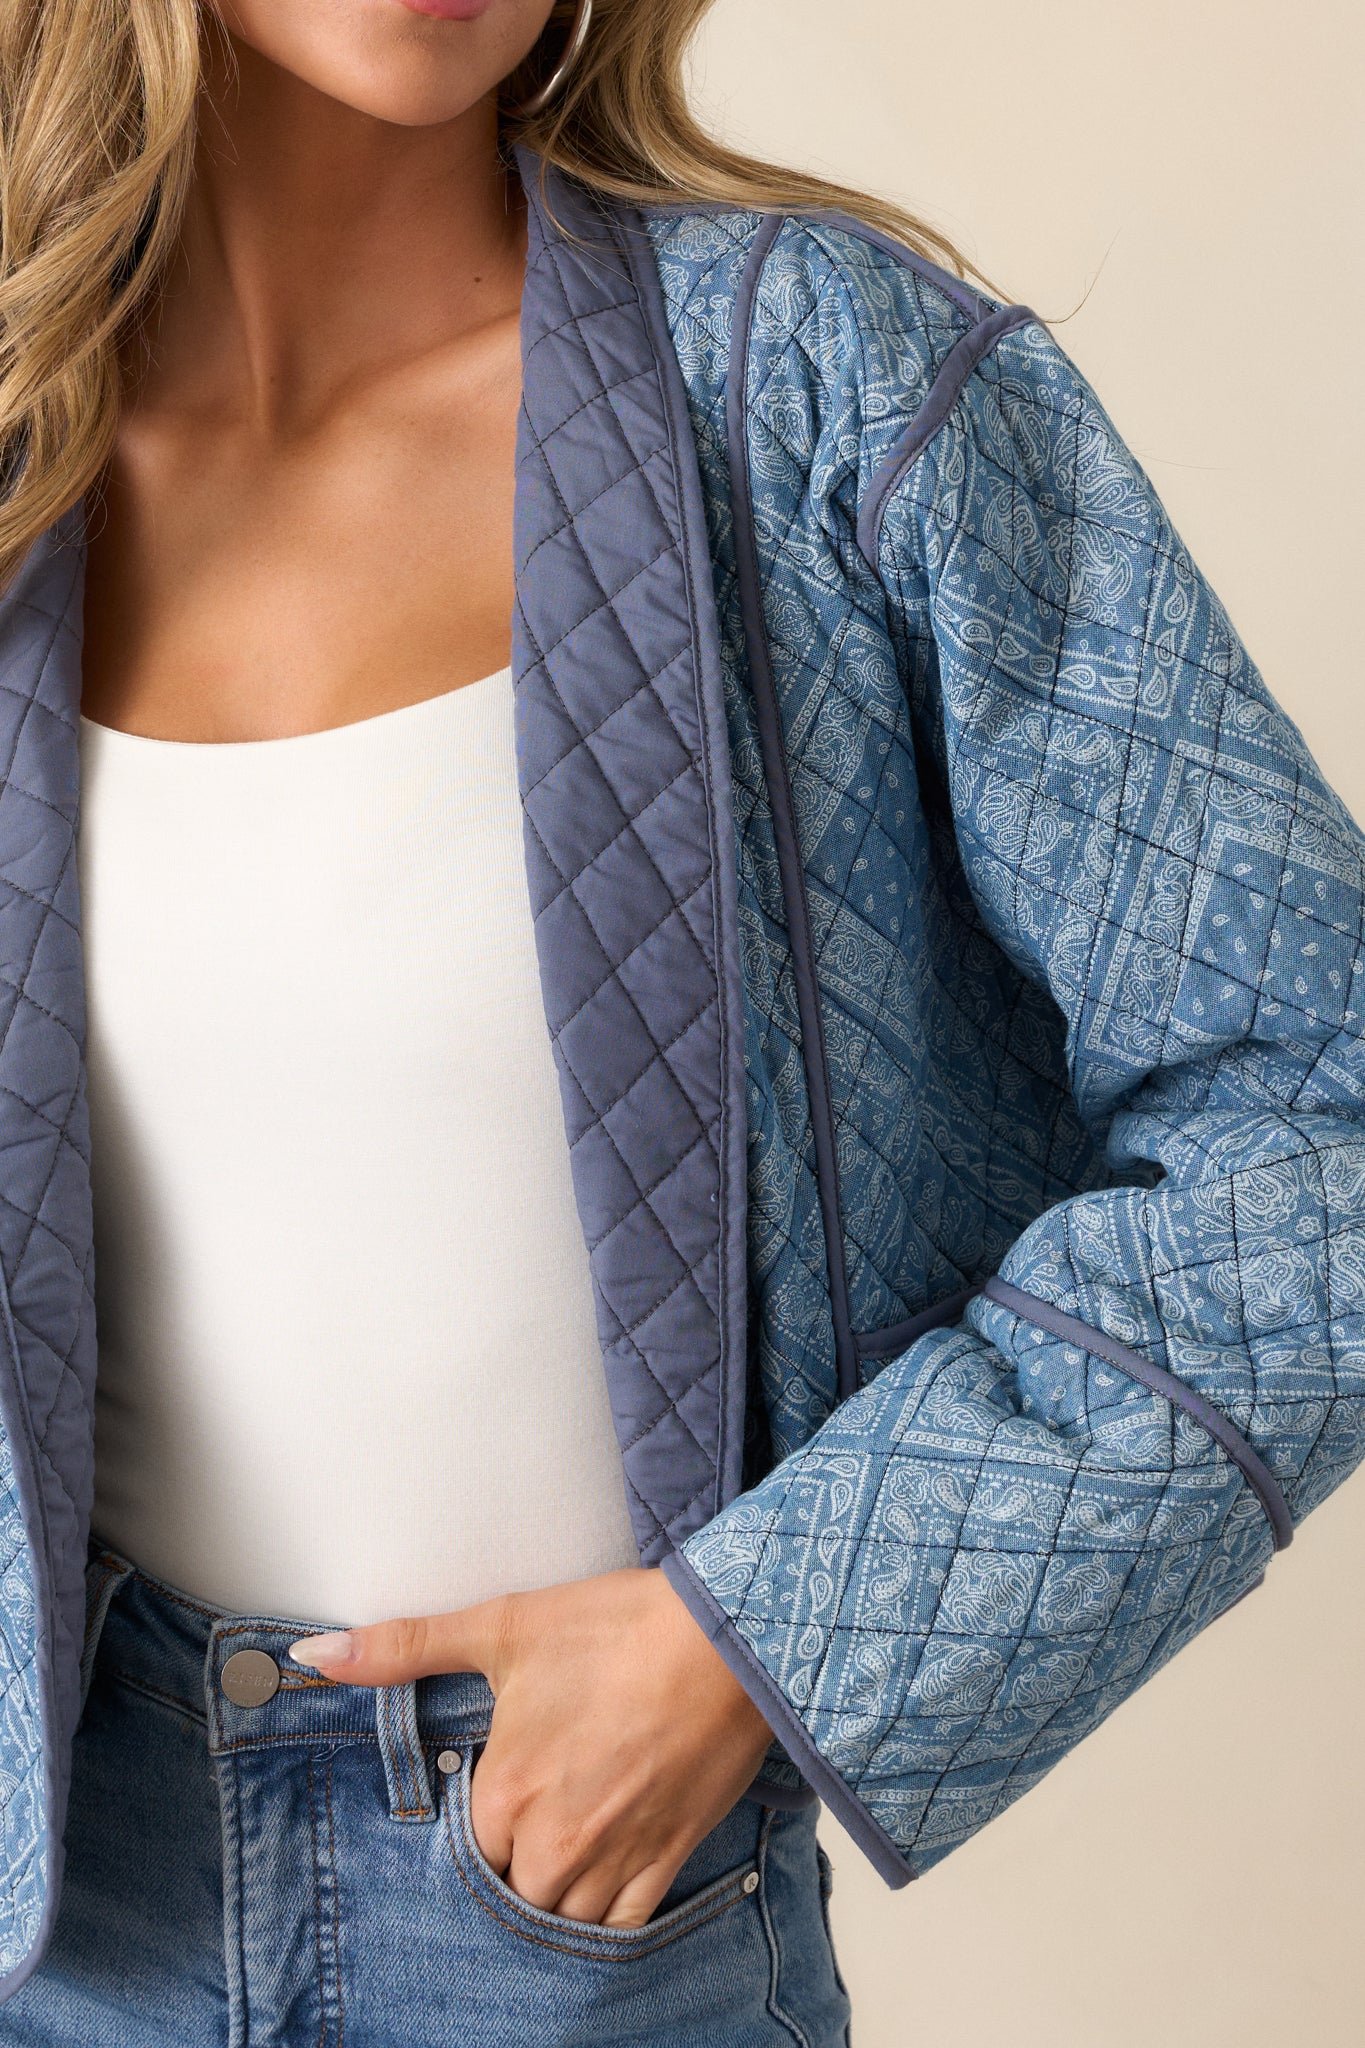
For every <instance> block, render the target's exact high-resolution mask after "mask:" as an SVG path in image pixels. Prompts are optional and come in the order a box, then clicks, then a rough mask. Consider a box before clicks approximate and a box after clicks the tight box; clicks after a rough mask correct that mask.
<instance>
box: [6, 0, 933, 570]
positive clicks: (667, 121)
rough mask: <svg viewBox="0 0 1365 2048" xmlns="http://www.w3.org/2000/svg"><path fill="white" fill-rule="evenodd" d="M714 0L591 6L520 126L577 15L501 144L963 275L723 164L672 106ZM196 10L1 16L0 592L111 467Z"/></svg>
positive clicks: (111, 4)
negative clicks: (831, 223)
mask: <svg viewBox="0 0 1365 2048" xmlns="http://www.w3.org/2000/svg"><path fill="white" fill-rule="evenodd" d="M711 4H712V0H594V7H593V18H592V26H591V33H590V35H589V38H588V42H587V45H586V48H585V49H584V51H583V52H582V54H581V56H580V57H579V60H578V62H577V64H576V65H575V66H574V69H573V71H572V74H571V76H570V79H569V81H568V84H567V86H566V87H565V89H564V90H563V92H562V93H561V94H560V95H559V97H558V98H557V99H556V100H555V101H554V103H553V104H552V105H551V106H550V107H549V108H547V109H546V110H545V112H543V113H542V114H540V115H539V116H536V117H532V118H526V117H522V116H520V115H518V113H517V112H516V109H517V107H518V106H519V105H520V104H521V102H523V101H525V100H529V99H531V97H532V96H533V94H534V92H535V89H536V86H537V85H538V84H539V83H540V82H541V80H543V79H544V78H546V77H547V76H548V74H549V72H550V71H551V70H552V68H553V66H554V64H555V62H556V61H557V59H558V57H559V54H560V52H561V50H562V49H563V46H564V40H565V37H566V35H567V33H568V31H569V28H570V26H571V24H572V20H573V15H574V6H573V0H559V4H557V5H556V7H555V10H554V13H553V14H552V16H551V18H550V23H549V25H548V27H547V29H546V32H545V34H544V36H543V37H542V38H541V41H540V43H539V44H538V45H537V47H536V49H535V50H534V51H533V52H532V53H531V55H530V57H528V59H527V60H526V63H525V64H524V65H522V66H521V68H520V69H519V70H518V71H517V72H516V73H514V74H513V76H512V77H511V78H510V79H508V80H507V82H506V85H505V87H504V132H505V136H506V139H507V141H508V142H509V144H510V143H512V142H525V143H526V144H528V145H529V146H530V147H531V148H532V149H534V150H535V151H537V152H538V153H539V154H540V156H541V157H542V158H543V159H544V161H545V162H546V163H547V164H551V165H555V166H557V167H559V168H560V169H562V170H565V171H567V172H569V173H571V174H572V175H573V176H575V177H577V178H579V179H581V180H582V181H583V182H584V183H586V184H587V185H589V186H592V187H594V188H595V189H596V190H598V191H599V192H603V193H608V194H611V195H614V196H615V197H617V198H622V199H626V200H631V201H635V202H637V203H643V204H649V203H659V202H661V201H662V202H668V201H670V200H677V199H682V200H697V201H700V202H702V203H706V202H708V201H710V202H717V201H718V202H720V203H722V204H725V205H738V206H743V207H754V208H761V209H765V210H766V209H771V210H775V211H781V212H786V211H796V212H810V211H820V210H825V209H831V208H833V209H836V210H838V211H841V212H845V213H850V214H854V215H856V216H858V217H860V218H861V219H863V220H865V221H867V222H868V223H870V224H871V225H873V226H875V227H879V228H881V229H883V230H885V232H886V233H888V234H890V235H892V236H894V237H896V238H897V239H898V240H900V241H902V242H904V243H906V244H907V245H909V246H910V247H911V248H913V249H916V250H918V251H920V253H922V254H924V255H927V256H929V257H930V258H932V259H933V260H934V261H935V262H938V263H941V264H944V265H946V266H947V267H949V268H951V269H953V270H955V271H957V272H958V273H959V274H963V273H965V271H966V268H967V266H966V265H965V264H964V262H963V260H962V258H961V257H960V255H959V254H958V252H957V250H956V249H955V248H954V247H953V246H952V244H951V243H950V242H949V241H948V240H947V239H946V238H945V237H944V236H943V235H941V234H939V233H938V232H937V231H936V230H935V229H933V228H932V227H929V226H928V225H926V224H925V223H924V222H923V221H920V220H916V219H915V218H913V217H912V216H911V215H910V214H907V213H905V212H903V211H902V210H901V209H900V208H899V207H896V206H893V205H891V204H889V203H888V202H886V201H883V200H879V199H874V198H870V197H868V196H866V195H865V194H863V193H859V192H854V191H850V190H847V189H845V188H844V187H843V186H841V185H835V184H831V183H827V182H826V181H825V180H823V179H820V178H815V177H809V176H806V175H804V174H803V173H801V172H798V171H789V170H783V169H780V168H779V167H777V166H776V165H774V164H768V163H762V162H759V161H757V160H756V159H754V158H752V157H748V156H744V155H741V154H740V153H738V152H737V151H735V150H731V149H727V148H725V147H724V145H723V144H721V143H720V142H718V141H716V140H715V139H714V138H713V137H712V136H710V135H708V134H706V132H705V131H704V130H703V129H702V128H701V127H700V126H699V124H698V123H697V122H696V121H695V120H694V119H693V116H692V114H691V112H690V110H689V108H688V104H687V96H686V92H685V88H684V75H685V74H684V67H685V60H686V56H687V51H688V46H689V45H690V43H691V41H692V37H693V35H694V34H695V32H696V29H697V27H698V25H699V24H700V22H701V20H702V17H703V16H704V15H705V14H706V13H707V11H708V9H709V8H710V6H711ZM200 34H201V23H200V15H199V7H198V0H0V587H3V586H4V585H5V584H6V583H7V582H8V581H9V580H10V578H11V577H12V576H13V574H14V572H15V570H16V569H17V568H18V566H19V564H20V562H21V561H22V560H23V558H24V556H25V554H26V553H27V552H28V549H29V548H30V546H31V545H32V543H33V542H34V540H35V539H36V538H37V537H38V535H39V534H40V533H42V532H43V531H44V529H45V528H46V527H48V526H49V525H50V524H51V523H52V521H53V520H54V519H56V518H57V517H58V516H59V515H60V514H61V513H62V512H64V511H65V510H66V509H67V508H68V507H69V506H70V505H72V504H73V503H74V502H75V500H76V499H77V498H79V497H80V496H81V495H82V494H83V493H84V492H85V491H86V490H87V489H88V488H89V487H90V485H91V484H92V483H93V482H94V481H95V479H96V478H97V477H98V476H99V474H100V472H101V470H102V469H103V467H104V465H105V463H106V462H107V461H108V459H109V455H110V452H111V450H112V448H113V444H114V436H115V432H116V429H117V424H118V413H119V401H120V395H121V390H122V373H121V362H120V351H121V348H122V345H123V343H124V340H125V339H126V337H127V336H128V334H129V332H130V330H131V329H132V328H133V327H134V325H135V324H136V322H137V320H138V317H139V315H140V313H141V312H143V311H144V310H145V307H146V303H147V301H148V298H149V296H150V295H151V294H152V293H153V292H154V291H155V290H156V286H157V282H158V280H159V278H160V277H161V276H162V274H163V272H164V270H165V267H166V263H167V260H168V258H169V256H170V254H171V252H172V250H173V248H174V246H175V241H176V236H177V233H178V231H179V226H180V220H181V214H182V210H183V208H184V204H185V196H186V193H187V191H188V189H189V184H190V179H191V175H192V170H193V161H194V141H195V111H196V106H197V103H198V99H199V85H200Z"/></svg>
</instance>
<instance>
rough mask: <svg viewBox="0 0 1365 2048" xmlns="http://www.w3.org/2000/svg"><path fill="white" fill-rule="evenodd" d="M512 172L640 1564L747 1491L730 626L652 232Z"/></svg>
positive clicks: (608, 1272) (570, 956)
mask: <svg viewBox="0 0 1365 2048" xmlns="http://www.w3.org/2000/svg"><path fill="white" fill-rule="evenodd" d="M520 167H521V172H522V177H523V181H524V183H525V186H526V191H527V196H528V202H529V211H530V249H529V256H528V267H527V279H526V294H525V299H524V303H523V314H522V354H523V380H524V382H523V406H522V415H521V423H520V432H519V441H518V454H517V494H516V541H515V545H516V564H517V607H516V613H515V618H514V621H513V640H512V662H513V673H514V676H515V678H516V706H517V709H516V718H517V751H518V767H519V774H520V778H521V792H522V799H523V803H524V807H525V825H526V849H527V865H528V873H529V877H530V887H531V901H532V908H533V911H534V914H535V922H536V941H537V946H538V950H539V960H540V974H541V984H542V989H543V993H544V997H545V1007H546V1015H547V1018H548V1022H549V1026H550V1033H551V1037H552V1039H553V1042H554V1047H555V1055H556V1059H557V1063H558V1067H559V1075H560V1083H561V1087H562V1090H563V1099H564V1110H565V1121H566V1125H567V1129H568V1136H569V1144H570V1148H571V1157H572V1163H573V1174H574V1187H575V1192H576V1195H577V1199H578V1205H579V1211H580V1215H581V1217H582V1222H583V1228H584V1233H585V1235H586V1238H587V1242H588V1247H589V1253H590V1258H591V1265H592V1275H593V1282H594V1289H595V1294H596V1300H597V1312H598V1325H599V1332H600V1335H601V1340H602V1346H603V1352H604V1356H605V1360H606V1368H607V1379H608V1385H609V1388H610V1392H611V1400H612V1409H613V1414H614V1417H615V1422H616V1428H617V1433H618V1436H619V1439H620V1443H621V1449H622V1453H623V1456H624V1460H625V1470H626V1478H627V1483H628V1488H629V1492H630V1502H631V1510H632V1515H633V1518H634V1523H635V1530H636V1536H637V1539H638V1541H639V1543H640V1546H641V1551H642V1554H643V1556H644V1558H645V1560H646V1562H652V1561H655V1560H657V1559H658V1558H659V1557H661V1556H662V1555H664V1554H665V1553H666V1552H667V1551H668V1549H669V1548H670V1547H672V1545H674V1544H676V1543H678V1542H680V1541H681V1540H682V1538H683V1537H684V1536H686V1535H688V1534H689V1533H690V1532H691V1531H692V1530H694V1529H696V1528H697V1527H699V1526H700V1525H701V1524H702V1523H703V1522H706V1521H708V1520H709V1519H710V1518H711V1516H712V1515H713V1514H714V1513H715V1512H716V1509H717V1508H718V1507H719V1506H720V1505H721V1504H722V1503H723V1502H724V1501H725V1500H727V1499H729V1498H730V1497H732V1496H733V1495H734V1494H735V1493H736V1492H737V1491H738V1490H739V1484H740V1461H741V1453H742V1437H743V1422H744V1397H745V1368H746V1357H745V1244H744V1228H745V1205H744V1193H745V1179H744V1176H745V1104H744V1074H743V1029H742V1021H741V993H740V968H739V942H738V931H737V889H736V882H735V872H734V831H733V823H732V816H731V809H730V782H729V774H730V769H729V752H728V742H727V738H726V727H725V718H724V707H723V700H722V694H721V670H720V648H719V629H718V622H717V617H716V608H715V596H714V586H713V582H712V573H711V563H710V555H709V548H708V543H707V536H706V520H705V511H704V507H703V502H702V495H701V479H700V475H699V473H698V468H697V458H696V450H695V444H694V442H693V439H692V433H691V429H690V426H689V423H688V416H687V405H686V395H685V392H684V389H683V383H682V375H681V371H680V370H679V367H678V363H677V359H676V357H675V355H674V353H673V349H672V345H671V343H670V341H669V338H668V332H667V328H666V326H665V323H664V317H663V306H662V297H661V293H660V288H659V282H658V274H657V271H656V269H655V265H654V258H653V256H652V254H651V251H650V246H649V242H648V240H647V237H646V235H645V232H644V229H643V226H642V225H641V224H640V222H639V220H638V217H637V216H635V215H634V214H633V213H632V212H631V211H630V210H629V209H624V208H617V207H613V208H611V209H607V208H606V207H603V206H599V205H598V204H597V203H596V202H595V201H593V200H592V199H591V198H590V196H589V195H588V194H587V193H586V192H585V191H584V190H583V189H582V188H581V187H577V186H575V185H572V184H570V183H569V182H568V181H566V180H564V179H562V178H559V177H557V176H553V175H551V176H549V177H547V178H546V179H545V182H544V184H543V186H542V182H541V165H540V163H539V160H538V159H537V158H535V157H532V156H529V155H527V154H525V153H523V154H522V156H521V157H520ZM527 1341H528V1342H532V1343H533V1342H534V1341H535V1333H534V1332H533V1331H528V1333H527Z"/></svg>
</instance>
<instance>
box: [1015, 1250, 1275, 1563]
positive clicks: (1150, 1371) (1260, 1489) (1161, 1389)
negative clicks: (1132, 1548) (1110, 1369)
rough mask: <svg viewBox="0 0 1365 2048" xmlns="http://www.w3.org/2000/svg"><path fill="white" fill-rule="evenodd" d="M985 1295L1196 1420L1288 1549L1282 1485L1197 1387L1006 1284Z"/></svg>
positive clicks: (1061, 1311) (1115, 1339) (1074, 1318)
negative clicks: (1244, 1482) (1073, 1345)
mask: <svg viewBox="0 0 1365 2048" xmlns="http://www.w3.org/2000/svg"><path fill="white" fill-rule="evenodd" d="M981 1292H982V1293H983V1294H984V1295H985V1296H986V1299H987V1300H988V1301H994V1302H997V1303H998V1304H999V1306H1000V1307H1001V1308H1005V1309H1008V1310H1009V1312H1010V1314H1011V1315H1015V1316H1018V1318H1019V1320H1020V1322H1021V1323H1032V1324H1034V1325H1035V1326H1036V1327H1037V1328H1038V1329H1040V1330H1046V1331H1048V1333H1049V1334H1050V1335H1051V1336H1053V1337H1060V1338H1061V1339H1062V1341H1063V1343H1065V1344H1075V1345H1077V1346H1078V1347H1079V1349H1080V1350H1082V1351H1089V1352H1092V1353H1093V1354H1094V1356H1095V1357H1096V1358H1103V1359H1104V1360H1105V1361H1106V1363H1107V1364H1109V1365H1112V1366H1115V1367H1116V1368H1117V1370H1118V1371H1119V1372H1121V1373H1126V1374H1127V1375H1128V1377H1129V1378H1130V1379H1134V1380H1139V1381H1141V1383H1142V1385H1143V1386H1144V1387H1150V1388H1151V1390H1152V1392H1153V1393H1154V1394H1160V1395H1161V1396H1162V1397H1163V1398H1164V1399H1165V1400H1167V1401H1169V1402H1171V1403H1172V1405H1173V1406H1175V1407H1177V1408H1183V1409H1184V1411H1185V1413H1186V1414H1187V1415H1190V1416H1193V1418H1194V1420H1195V1421H1196V1422H1198V1423H1200V1424H1201V1425H1202V1426H1203V1427H1204V1428H1205V1429H1206V1430H1207V1431H1208V1433H1209V1435H1210V1436H1211V1437H1213V1438H1214V1439H1215V1441H1216V1442H1217V1443H1219V1444H1221V1445H1222V1447H1223V1449H1224V1450H1225V1451H1226V1452H1227V1454H1228V1456H1229V1457H1230V1458H1231V1460H1232V1462H1233V1464H1234V1465H1236V1467H1237V1469H1238V1470H1239V1471H1240V1472H1241V1474H1242V1476H1243V1478H1244V1479H1245V1480H1246V1482H1247V1485H1248V1486H1249V1487H1250V1488H1251V1490H1252V1492H1253V1493H1254V1494H1255V1496H1256V1498H1257V1500H1259V1502H1260V1503H1261V1506H1262V1507H1263V1508H1264V1510H1265V1514H1266V1520H1267V1521H1268V1522H1269V1523H1270V1527H1271V1532H1272V1534H1273V1535H1274V1538H1275V1548H1276V1549H1277V1550H1287V1549H1288V1547H1289V1545H1290V1544H1291V1543H1292V1542H1293V1540H1294V1523H1293V1519H1292V1517H1291V1515H1290V1513H1289V1507H1288V1503H1287V1502H1286V1500H1285V1497H1284V1495H1283V1494H1282V1493H1281V1491H1280V1487H1279V1482H1278V1480H1277V1479H1276V1478H1275V1476H1274V1474H1273V1473H1272V1472H1271V1470H1270V1468H1269V1466H1267V1465H1266V1464H1265V1463H1264V1462H1263V1460H1262V1459H1261V1458H1259V1457H1258V1456H1257V1454H1256V1452H1255V1451H1254V1450H1253V1449H1252V1447H1251V1445H1250V1444H1249V1443H1248V1442H1247V1440H1246V1438H1245V1437H1244V1436H1243V1435H1242V1432H1241V1431H1240V1429H1238V1428H1237V1427H1236V1425H1235V1424H1234V1423H1231V1422H1229V1421H1228V1418H1227V1416H1226V1415H1224V1414H1223V1412H1222V1410H1221V1409H1219V1408H1215V1407H1214V1406H1213V1405H1212V1403H1211V1402H1208V1401H1206V1400H1205V1399H1204V1397H1203V1395H1202V1394H1198V1393H1196V1392H1195V1390H1194V1388H1193V1387H1188V1386H1186V1384H1185V1382H1184V1380H1179V1379H1177V1378H1176V1376H1175V1374H1174V1373H1170V1372H1167V1371H1166V1369H1165V1367H1164V1366H1160V1365H1154V1364H1153V1363H1152V1361H1151V1359H1149V1358H1144V1357H1143V1355H1142V1353H1141V1352H1140V1351H1134V1350H1132V1349H1131V1347H1130V1346H1129V1345H1127V1344H1120V1343H1119V1341H1118V1339H1117V1338H1116V1337H1110V1336H1107V1335H1106V1334H1105V1332H1104V1331H1103V1330H1096V1329H1092V1328H1091V1326H1090V1324H1089V1323H1083V1322H1081V1321H1080V1319H1079V1317H1077V1316H1069V1315H1067V1314H1066V1313H1065V1312H1064V1311H1063V1310H1062V1309H1059V1308H1054V1307H1053V1305H1052V1303H1051V1302H1050V1301H1043V1300H1042V1299H1041V1298H1040V1297H1039V1296H1038V1295H1036V1294H1026V1293H1025V1292H1024V1290H1023V1288H1022V1287H1011V1285H1010V1283H1009V1281H1008V1280H988V1281H987V1282H986V1284H985V1286H984V1287H983V1288H982V1290H981Z"/></svg>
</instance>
